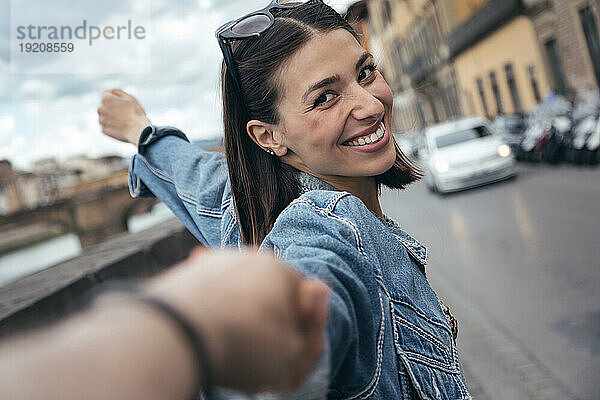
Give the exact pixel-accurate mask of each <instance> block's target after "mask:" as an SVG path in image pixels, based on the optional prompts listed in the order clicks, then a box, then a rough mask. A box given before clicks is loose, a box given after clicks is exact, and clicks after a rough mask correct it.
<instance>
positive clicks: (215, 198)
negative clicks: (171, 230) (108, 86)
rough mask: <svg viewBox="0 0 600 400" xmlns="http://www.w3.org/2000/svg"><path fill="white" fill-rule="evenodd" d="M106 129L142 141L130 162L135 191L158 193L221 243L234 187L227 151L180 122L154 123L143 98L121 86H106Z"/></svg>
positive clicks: (191, 226) (197, 231)
mask: <svg viewBox="0 0 600 400" xmlns="http://www.w3.org/2000/svg"><path fill="white" fill-rule="evenodd" d="M98 115H99V122H100V125H101V127H102V131H103V132H104V133H105V134H106V135H107V136H110V137H113V138H115V139H117V140H120V141H123V142H128V143H132V144H134V145H136V146H137V154H135V155H134V156H133V158H132V159H131V163H130V165H129V189H130V193H131V195H132V197H157V198H158V199H160V200H161V201H163V202H164V203H165V204H166V205H167V206H168V207H169V208H170V209H171V210H172V211H173V213H175V215H176V216H177V217H178V218H179V219H180V220H181V221H182V222H183V223H184V224H185V226H186V227H187V228H188V230H189V231H190V232H191V233H192V234H194V236H196V238H197V239H198V240H199V241H200V243H202V244H204V245H206V246H218V245H220V237H221V218H222V216H223V209H224V205H225V204H227V201H228V198H229V193H228V191H227V190H226V183H227V166H226V163H225V157H224V156H223V154H221V153H218V152H213V151H207V150H204V149H202V148H201V147H199V146H197V145H194V144H192V143H190V141H189V140H188V138H187V137H186V135H185V134H184V133H183V132H181V131H180V130H179V129H177V128H173V127H157V126H153V125H150V120H149V119H148V118H147V117H146V114H145V112H144V110H143V108H142V106H141V105H140V104H139V103H138V101H137V100H136V99H135V98H134V97H133V96H131V95H129V94H128V93H125V92H123V91H122V90H120V89H112V90H108V91H105V92H103V94H102V105H101V107H100V108H99V109H98Z"/></svg>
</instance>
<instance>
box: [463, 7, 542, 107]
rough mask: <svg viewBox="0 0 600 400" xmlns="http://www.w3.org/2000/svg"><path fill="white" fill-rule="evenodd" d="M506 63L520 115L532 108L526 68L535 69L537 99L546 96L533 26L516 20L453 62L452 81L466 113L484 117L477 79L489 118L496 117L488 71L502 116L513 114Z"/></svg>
mask: <svg viewBox="0 0 600 400" xmlns="http://www.w3.org/2000/svg"><path fill="white" fill-rule="evenodd" d="M508 63H510V64H512V68H513V71H514V75H515V80H516V85H517V90H518V94H519V98H520V100H521V105H522V107H523V111H525V112H529V111H531V109H532V108H533V106H535V104H536V99H535V96H534V92H533V88H532V85H531V81H530V77H529V73H528V67H529V66H530V65H533V66H534V68H535V72H536V78H537V83H538V88H539V91H540V95H541V96H542V98H543V97H544V95H546V94H547V93H548V91H549V89H550V85H549V82H548V79H547V77H546V72H545V70H544V64H543V58H542V54H541V50H540V48H539V45H538V41H537V38H536V33H535V30H534V27H533V24H532V22H531V20H529V19H528V18H527V17H524V16H519V17H516V18H515V19H513V20H512V21H510V22H509V23H508V24H506V25H505V26H503V27H502V28H500V29H499V30H497V31H495V32H494V33H493V34H492V35H491V36H488V37H487V38H485V39H483V40H481V41H480V42H478V43H477V44H476V45H475V46H473V47H471V48H469V49H467V50H465V51H464V52H463V53H461V54H460V55H459V56H458V57H456V59H455V60H454V68H455V71H456V77H457V80H458V84H459V86H460V88H461V90H462V93H463V96H464V99H463V100H464V104H463V106H464V107H465V111H466V112H467V113H470V114H475V115H480V116H485V112H484V108H483V105H482V102H481V99H480V96H479V90H478V87H477V78H481V79H482V81H483V88H484V93H485V99H486V102H487V106H488V110H489V113H490V116H492V117H494V116H496V114H497V107H496V100H495V97H494V94H493V91H492V85H491V82H490V72H492V71H494V72H495V73H496V80H497V83H498V88H499V92H500V97H501V100H502V104H503V107H504V111H505V113H507V114H511V113H513V112H514V111H515V110H514V106H513V101H512V97H511V93H510V89H509V86H508V83H507V79H506V73H505V70H504V66H505V65H506V64H508Z"/></svg>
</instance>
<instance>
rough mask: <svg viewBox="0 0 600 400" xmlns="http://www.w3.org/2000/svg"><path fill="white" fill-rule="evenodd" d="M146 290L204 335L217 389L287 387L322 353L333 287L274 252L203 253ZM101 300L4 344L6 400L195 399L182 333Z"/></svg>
mask: <svg viewBox="0 0 600 400" xmlns="http://www.w3.org/2000/svg"><path fill="white" fill-rule="evenodd" d="M143 290H144V293H146V294H151V295H152V296H154V297H157V298H160V299H162V300H163V301H165V302H167V303H168V304H170V305H171V307H173V308H175V309H176V310H177V311H178V312H179V313H180V314H182V315H183V316H184V317H185V318H186V319H188V321H189V322H191V325H192V328H194V329H196V330H197V331H199V332H202V335H201V337H202V338H203V339H204V344H205V347H206V348H207V352H208V355H209V357H208V358H209V359H210V360H211V361H212V362H211V364H212V369H213V375H214V380H215V382H213V383H214V384H215V385H219V386H224V387H229V388H235V389H239V390H243V391H245V392H256V391H258V390H261V389H265V388H270V389H290V388H293V387H295V386H296V385H298V383H299V381H300V379H301V377H302V376H304V374H306V372H307V371H308V370H309V369H310V367H311V365H312V364H313V363H314V362H315V360H316V357H317V356H318V354H319V350H320V348H321V345H322V343H321V337H322V329H323V326H324V324H325V318H326V312H327V311H326V304H327V289H326V287H325V286H324V285H322V284H321V283H319V282H317V281H314V280H306V279H302V278H301V277H300V275H299V274H297V273H295V272H293V271H292V270H291V269H289V268H287V267H285V266H284V265H282V264H281V263H279V262H277V261H276V260H275V259H274V258H273V257H272V256H267V255H256V254H243V255H242V254H239V253H238V252H235V253H227V252H217V253H211V252H208V251H206V253H204V254H203V255H198V254H196V255H192V256H190V258H188V259H187V260H186V261H184V262H183V263H181V264H180V265H178V266H176V267H174V268H173V269H171V270H170V271H168V272H167V273H166V274H164V275H162V276H160V277H158V278H155V279H153V280H152V281H150V282H149V283H148V284H147V285H145V286H144V288H143ZM105 296H109V295H105ZM105 300H106V301H104V302H102V301H100V302H97V304H96V305H95V306H94V307H93V308H92V309H90V310H88V311H87V312H85V313H83V314H81V315H79V316H76V317H73V318H71V319H70V320H69V321H67V322H64V323H62V324H60V325H58V326H56V327H54V328H51V329H47V330H45V331H42V332H38V333H36V334H33V335H29V336H27V337H24V338H20V339H17V340H13V341H8V342H4V343H3V344H2V345H0V398H2V399H12V400H18V399H42V398H43V399H49V400H50V399H61V400H68V399H82V398H86V399H127V400H135V399H149V400H152V399H189V398H193V397H195V396H194V394H195V393H193V392H194V382H196V379H197V377H195V376H194V373H195V368H194V367H193V365H194V364H193V357H192V356H191V352H190V347H189V346H188V344H187V343H186V341H185V340H184V337H183V335H182V334H181V333H180V332H179V331H178V329H176V328H177V327H176V326H174V325H173V324H172V322H171V321H170V320H169V319H167V318H165V316H164V315H162V314H161V313H158V312H157V311H156V310H154V309H153V308H151V307H149V306H148V305H145V304H143V303H140V302H138V301H133V300H130V299H127V298H123V297H122V296H121V297H113V298H112V301H108V299H105Z"/></svg>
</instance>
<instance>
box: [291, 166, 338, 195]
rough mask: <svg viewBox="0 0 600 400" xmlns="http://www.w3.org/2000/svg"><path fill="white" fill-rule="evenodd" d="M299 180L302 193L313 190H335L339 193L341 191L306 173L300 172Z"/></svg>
mask: <svg viewBox="0 0 600 400" xmlns="http://www.w3.org/2000/svg"><path fill="white" fill-rule="evenodd" d="M298 180H299V181H300V186H302V193H306V192H309V191H311V190H334V191H338V192H339V190H337V189H336V188H335V187H333V186H331V185H330V184H329V183H327V182H324V181H322V180H320V179H319V178H317V177H315V176H312V175H311V174H308V173H306V172H302V171H298Z"/></svg>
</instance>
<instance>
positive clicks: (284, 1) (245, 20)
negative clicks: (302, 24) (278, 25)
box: [215, 0, 323, 107]
mask: <svg viewBox="0 0 600 400" xmlns="http://www.w3.org/2000/svg"><path fill="white" fill-rule="evenodd" d="M322 2H323V0H307V1H298V0H273V1H271V3H270V4H269V5H268V6H266V7H265V8H263V9H261V10H258V11H254V12H251V13H250V14H246V15H244V16H243V17H240V18H237V19H234V20H231V21H229V22H227V23H225V24H223V25H221V26H220V27H219V29H217V30H216V32H215V36H216V38H217V40H218V41H219V47H220V48H221V51H222V52H223V58H224V60H225V65H226V66H227V71H228V73H229V74H230V75H231V78H232V79H233V83H234V85H235V90H236V91H237V92H238V95H239V96H242V84H241V82H240V79H239V75H238V72H237V66H236V65H235V62H234V59H233V53H232V51H231V42H232V41H234V40H244V39H250V38H253V37H258V36H260V35H261V34H262V33H263V32H265V31H266V30H267V29H269V28H270V27H271V26H273V23H274V22H275V17H274V16H273V14H272V13H271V10H273V9H286V8H295V7H299V6H301V5H303V4H306V3H322ZM242 103H243V104H244V107H245V102H244V101H243V99H242Z"/></svg>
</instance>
